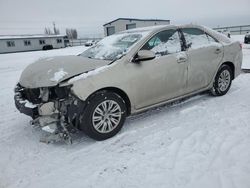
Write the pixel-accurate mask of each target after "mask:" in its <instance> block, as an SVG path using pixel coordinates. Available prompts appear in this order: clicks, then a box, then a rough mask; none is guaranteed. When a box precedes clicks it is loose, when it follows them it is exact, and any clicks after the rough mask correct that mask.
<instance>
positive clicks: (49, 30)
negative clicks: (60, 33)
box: [44, 27, 53, 35]
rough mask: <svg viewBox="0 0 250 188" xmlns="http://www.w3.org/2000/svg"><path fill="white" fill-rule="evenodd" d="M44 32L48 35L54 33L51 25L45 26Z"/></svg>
mask: <svg viewBox="0 0 250 188" xmlns="http://www.w3.org/2000/svg"><path fill="white" fill-rule="evenodd" d="M44 34H46V35H52V34H53V33H52V31H51V29H50V28H49V27H45V29H44Z"/></svg>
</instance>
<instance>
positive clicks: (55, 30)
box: [53, 22, 60, 35]
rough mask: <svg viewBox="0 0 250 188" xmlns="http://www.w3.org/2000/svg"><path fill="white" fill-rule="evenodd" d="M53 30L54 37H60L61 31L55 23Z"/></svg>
mask: <svg viewBox="0 0 250 188" xmlns="http://www.w3.org/2000/svg"><path fill="white" fill-rule="evenodd" d="M53 30H54V35H59V34H60V31H59V29H58V28H56V24H55V22H53Z"/></svg>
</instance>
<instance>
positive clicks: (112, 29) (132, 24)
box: [103, 18, 170, 36]
mask: <svg viewBox="0 0 250 188" xmlns="http://www.w3.org/2000/svg"><path fill="white" fill-rule="evenodd" d="M169 24H170V20H159V19H134V18H118V19H116V20H113V21H111V22H109V23H106V24H104V25H103V27H104V36H109V35H112V34H114V33H117V32H120V31H124V30H128V29H133V28H138V27H147V26H154V25H169Z"/></svg>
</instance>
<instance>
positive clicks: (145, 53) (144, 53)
mask: <svg viewBox="0 0 250 188" xmlns="http://www.w3.org/2000/svg"><path fill="white" fill-rule="evenodd" d="M154 58H155V53H154V52H152V51H150V50H140V51H139V52H138V53H137V55H136V56H135V58H134V59H133V62H136V63H137V62H140V61H148V60H151V59H154Z"/></svg>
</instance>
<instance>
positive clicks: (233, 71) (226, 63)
mask: <svg viewBox="0 0 250 188" xmlns="http://www.w3.org/2000/svg"><path fill="white" fill-rule="evenodd" d="M222 65H227V66H229V67H230V68H231V70H232V73H233V79H232V80H234V78H235V65H234V64H233V63H232V62H230V61H226V62H224V63H222ZM222 65H221V66H222Z"/></svg>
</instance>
